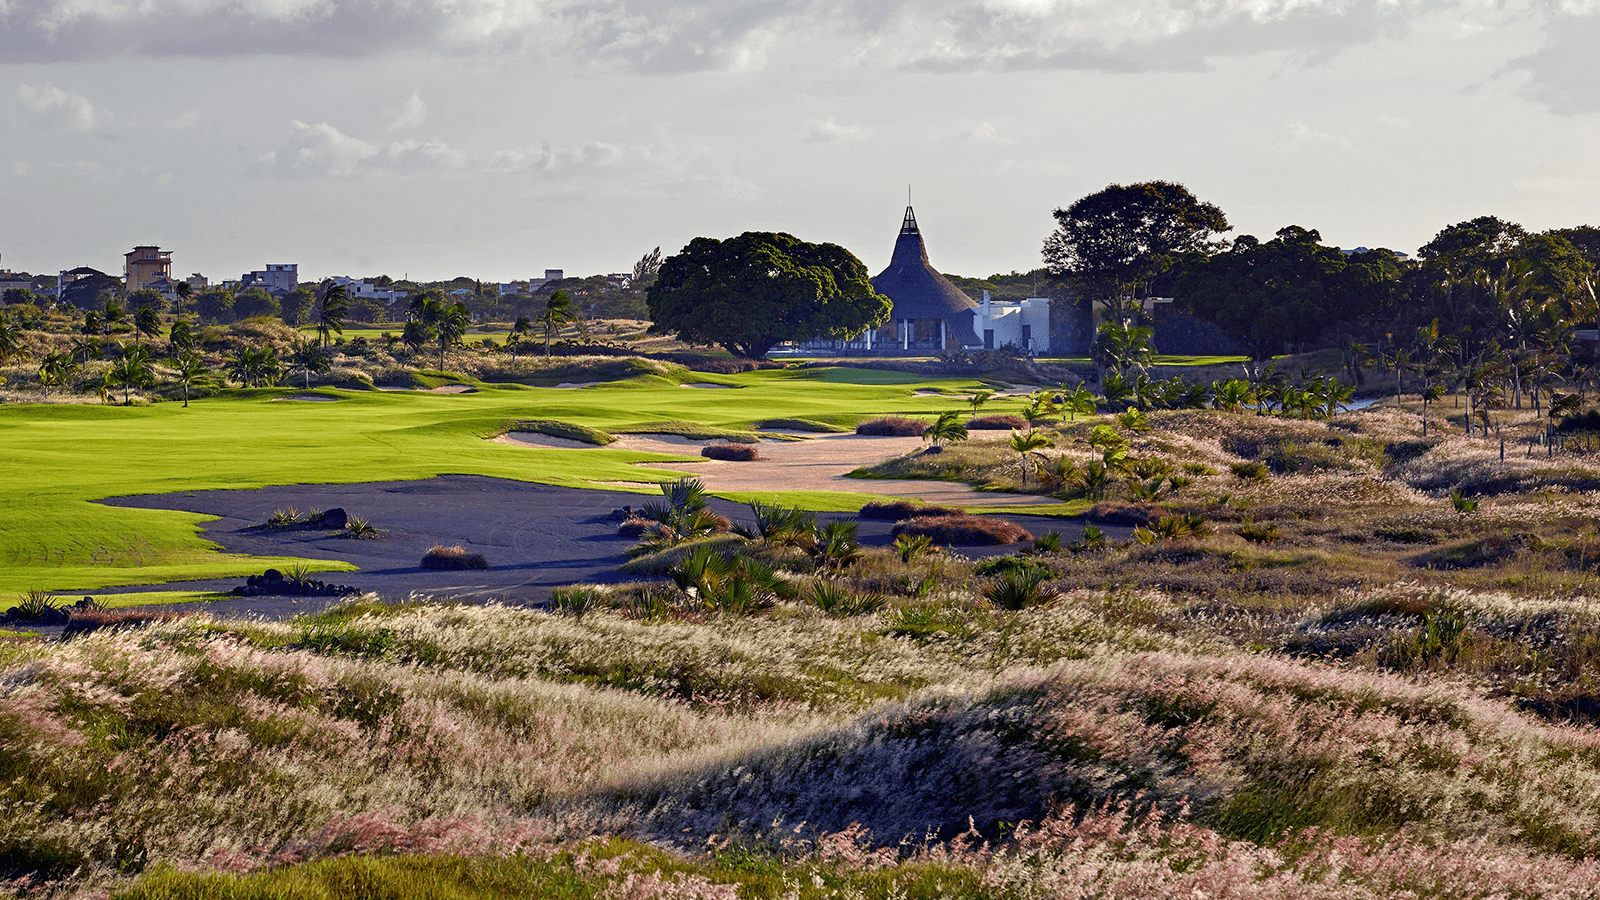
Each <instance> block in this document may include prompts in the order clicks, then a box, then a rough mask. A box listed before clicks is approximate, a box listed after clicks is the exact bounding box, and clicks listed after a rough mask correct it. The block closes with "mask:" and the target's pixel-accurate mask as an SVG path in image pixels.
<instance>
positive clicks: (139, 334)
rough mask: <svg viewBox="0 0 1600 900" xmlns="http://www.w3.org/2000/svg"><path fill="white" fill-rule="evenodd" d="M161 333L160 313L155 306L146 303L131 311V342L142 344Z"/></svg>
mask: <svg viewBox="0 0 1600 900" xmlns="http://www.w3.org/2000/svg"><path fill="white" fill-rule="evenodd" d="M160 333H161V313H160V311H158V310H157V309H156V307H155V304H152V303H146V304H143V305H141V306H140V307H139V308H138V309H136V310H134V311H133V341H134V343H135V344H138V343H142V342H143V340H144V339H145V338H153V337H155V336H156V335H158V334H160Z"/></svg>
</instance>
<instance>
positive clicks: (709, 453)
mask: <svg viewBox="0 0 1600 900" xmlns="http://www.w3.org/2000/svg"><path fill="white" fill-rule="evenodd" d="M700 455H701V456H704V457H705V458H706V459H720V460H726V461H728V462H750V461H751V460H756V459H760V458H761V452H760V450H759V449H757V447H756V445H754V444H710V445H708V446H705V447H701V448H700Z"/></svg>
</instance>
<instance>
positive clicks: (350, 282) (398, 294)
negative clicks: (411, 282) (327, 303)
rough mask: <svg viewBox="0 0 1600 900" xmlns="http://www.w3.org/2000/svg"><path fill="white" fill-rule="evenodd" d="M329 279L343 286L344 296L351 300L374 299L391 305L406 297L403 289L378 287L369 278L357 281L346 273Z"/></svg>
mask: <svg viewBox="0 0 1600 900" xmlns="http://www.w3.org/2000/svg"><path fill="white" fill-rule="evenodd" d="M329 280H330V281H332V282H333V283H334V284H337V285H339V286H341V287H343V288H344V293H345V296H346V297H348V298H350V299H351V300H357V299H360V300H376V301H378V302H379V303H382V304H384V305H385V306H393V305H394V304H395V303H397V302H399V301H401V300H404V299H405V298H406V292H405V291H397V290H395V289H394V288H388V287H379V286H378V285H377V284H376V283H375V282H373V280H372V279H371V278H363V279H361V280H359V281H358V280H356V279H354V278H351V277H349V276H347V275H335V276H333V277H332V278H331V279H329Z"/></svg>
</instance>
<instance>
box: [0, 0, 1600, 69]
mask: <svg viewBox="0 0 1600 900" xmlns="http://www.w3.org/2000/svg"><path fill="white" fill-rule="evenodd" d="M1475 2H1476V0H763V2H750V0H680V2H674V3H662V2H660V0H388V2H371V0H5V2H0V61H20V60H64V59H94V58H101V57H105V56H127V55H136V56H218V55H233V54H248V55H260V54H282V55H299V56H316V55H339V56H351V55H372V54H379V53H384V52H388V51H404V52H413V51H417V50H420V51H423V52H443V53H461V52H488V53H505V52H512V53H515V52H523V51H526V52H530V53H533V54H537V55H538V56H540V57H542V58H558V59H561V60H564V61H567V62H569V63H573V64H578V65H590V66H595V67H601V68H608V69H609V68H616V67H619V66H620V67H624V68H628V69H632V70H635V71H641V72H691V71H709V70H721V71H743V70H751V69H759V68H761V67H762V66H764V65H765V64H766V62H767V55H768V52H769V51H770V50H771V49H772V48H773V47H774V46H776V45H777V44H778V42H779V41H780V40H781V41H784V42H790V41H793V40H794V39H795V38H797V37H801V36H804V35H805V34H808V33H809V34H812V35H824V36H827V37H830V38H836V39H837V38H840V37H842V38H843V40H834V41H832V42H831V43H832V44H833V45H834V46H835V48H836V49H835V52H837V53H838V54H839V56H840V59H841V60H842V61H845V62H853V61H858V60H859V59H860V58H863V57H861V53H862V51H863V48H868V47H870V49H871V58H874V59H887V60H890V61H892V62H894V63H896V64H899V65H902V66H905V67H907V68H910V69H915V70H922V71H932V72H959V71H970V70H974V69H994V70H1006V69H1082V70H1094V71H1105V72H1133V71H1195V70H1199V69H1203V68H1205V67H1206V66H1207V65H1208V64H1209V61H1210V60H1212V59H1215V58H1221V57H1228V56H1240V55H1250V54H1257V53H1262V52H1279V51H1283V52H1289V53H1293V54H1298V55H1300V56H1302V57H1304V58H1305V59H1307V60H1312V61H1315V60H1320V59H1325V58H1327V57H1328V56H1329V55H1332V54H1335V53H1338V52H1339V51H1341V50H1342V49H1344V48H1347V47H1350V46H1355V45H1359V44H1365V43H1371V42H1373V41H1375V40H1378V39H1379V38H1381V37H1384V36H1386V35H1390V34H1397V33H1403V32H1404V31H1405V30H1407V29H1408V28H1409V27H1410V24H1411V22H1413V21H1415V20H1416V19H1417V18H1419V17H1421V16H1424V15H1428V14H1431V13H1434V12H1437V11H1439V10H1461V11H1470V10H1471V9H1475V8H1476V7H1475V6H1473V4H1474V3H1475ZM1532 2H1547V0H1532ZM1576 2H1581V3H1588V2H1590V0H1576ZM1463 18H1464V19H1471V18H1472V16H1469V15H1465V14H1463Z"/></svg>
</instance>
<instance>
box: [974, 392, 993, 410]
mask: <svg viewBox="0 0 1600 900" xmlns="http://www.w3.org/2000/svg"><path fill="white" fill-rule="evenodd" d="M992 399H994V391H973V392H972V396H971V397H968V398H967V402H968V403H970V404H971V405H972V414H973V415H977V414H978V410H979V409H981V408H983V405H984V404H985V403H988V402H989V401H990V400H992Z"/></svg>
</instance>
